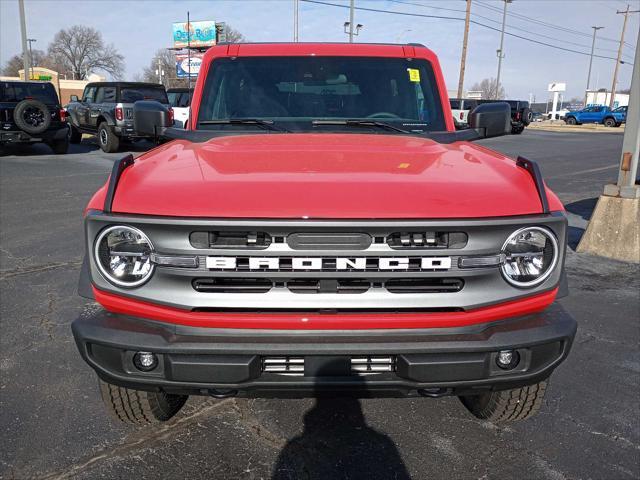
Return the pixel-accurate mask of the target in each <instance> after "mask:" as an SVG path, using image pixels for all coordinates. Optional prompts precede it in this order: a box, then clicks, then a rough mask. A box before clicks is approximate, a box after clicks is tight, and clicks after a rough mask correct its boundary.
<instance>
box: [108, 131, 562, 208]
mask: <svg viewBox="0 0 640 480" xmlns="http://www.w3.org/2000/svg"><path fill="white" fill-rule="evenodd" d="M550 203H551V207H552V209H558V208H562V207H561V205H560V206H558V205H559V202H558V200H557V198H556V197H555V196H553V195H551V196H550ZM554 207H555V208H554ZM113 211H114V212H120V213H131V214H144V215H164V216H181V217H184V216H190V217H214V218H215V217H218V218H222V217H229V218H359V219H369V218H396V219H401V218H445V217H446V218H472V217H498V216H509V215H526V214H536V213H540V212H541V206H540V200H539V197H538V194H537V191H536V188H535V185H534V183H533V181H532V179H531V177H530V176H529V174H528V173H527V172H526V171H525V170H524V169H522V168H519V167H517V166H516V165H515V162H514V161H513V160H511V159H509V158H508V157H505V156H503V155H500V154H498V153H495V152H492V151H490V150H487V149H485V148H483V147H480V146H478V145H473V144H470V143H465V142H458V143H454V144H450V145H443V144H439V143H436V142H434V141H432V140H429V139H423V138H418V137H411V136H402V135H371V134H369V135H359V134H342V135H333V134H293V135H282V134H261V135H245V136H228V137H222V138H216V139H212V140H210V141H208V142H206V143H190V142H186V141H173V142H171V143H168V144H166V145H164V146H163V147H160V148H157V149H155V150H153V151H151V152H148V153H147V154H144V155H142V156H141V157H139V158H138V159H136V162H135V164H134V165H133V166H132V167H130V168H128V169H127V170H125V172H124V173H123V175H122V178H121V180H120V183H119V185H118V190H117V193H116V195H115V199H114V203H113Z"/></svg>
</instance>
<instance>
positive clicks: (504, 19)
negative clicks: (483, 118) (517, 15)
mask: <svg viewBox="0 0 640 480" xmlns="http://www.w3.org/2000/svg"><path fill="white" fill-rule="evenodd" d="M503 1H504V10H503V11H502V30H500V49H499V50H498V75H497V76H496V95H495V97H496V98H495V99H496V100H498V96H499V94H500V70H501V69H502V59H503V58H504V53H503V47H504V27H505V24H506V22H507V4H508V3H511V2H512V1H513V0H503Z"/></svg>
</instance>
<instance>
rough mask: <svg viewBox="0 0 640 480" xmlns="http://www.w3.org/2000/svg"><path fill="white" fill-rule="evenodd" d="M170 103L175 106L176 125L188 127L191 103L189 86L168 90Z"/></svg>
mask: <svg viewBox="0 0 640 480" xmlns="http://www.w3.org/2000/svg"><path fill="white" fill-rule="evenodd" d="M167 96H168V97H169V105H171V107H172V108H173V121H174V122H175V123H174V125H175V126H176V127H178V128H186V127H187V122H188V120H189V104H190V97H191V92H190V91H189V89H188V88H169V89H168V90H167Z"/></svg>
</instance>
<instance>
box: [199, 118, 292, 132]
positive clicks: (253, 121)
mask: <svg viewBox="0 0 640 480" xmlns="http://www.w3.org/2000/svg"><path fill="white" fill-rule="evenodd" d="M198 123H199V124H200V125H255V126H256V127H259V128H264V129H265V130H273V131H276V132H288V131H289V130H287V129H285V128H282V127H277V126H276V125H274V123H273V121H272V120H260V119H259V118H221V119H218V120H203V121H201V122H198Z"/></svg>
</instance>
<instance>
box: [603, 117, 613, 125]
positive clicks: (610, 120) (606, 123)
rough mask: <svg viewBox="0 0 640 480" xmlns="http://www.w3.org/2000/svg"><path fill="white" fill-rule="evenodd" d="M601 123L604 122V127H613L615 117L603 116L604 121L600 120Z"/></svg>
mask: <svg viewBox="0 0 640 480" xmlns="http://www.w3.org/2000/svg"><path fill="white" fill-rule="evenodd" d="M602 123H604V126H605V127H615V126H616V119H615V118H611V117H608V118H605V119H604V122H602Z"/></svg>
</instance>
